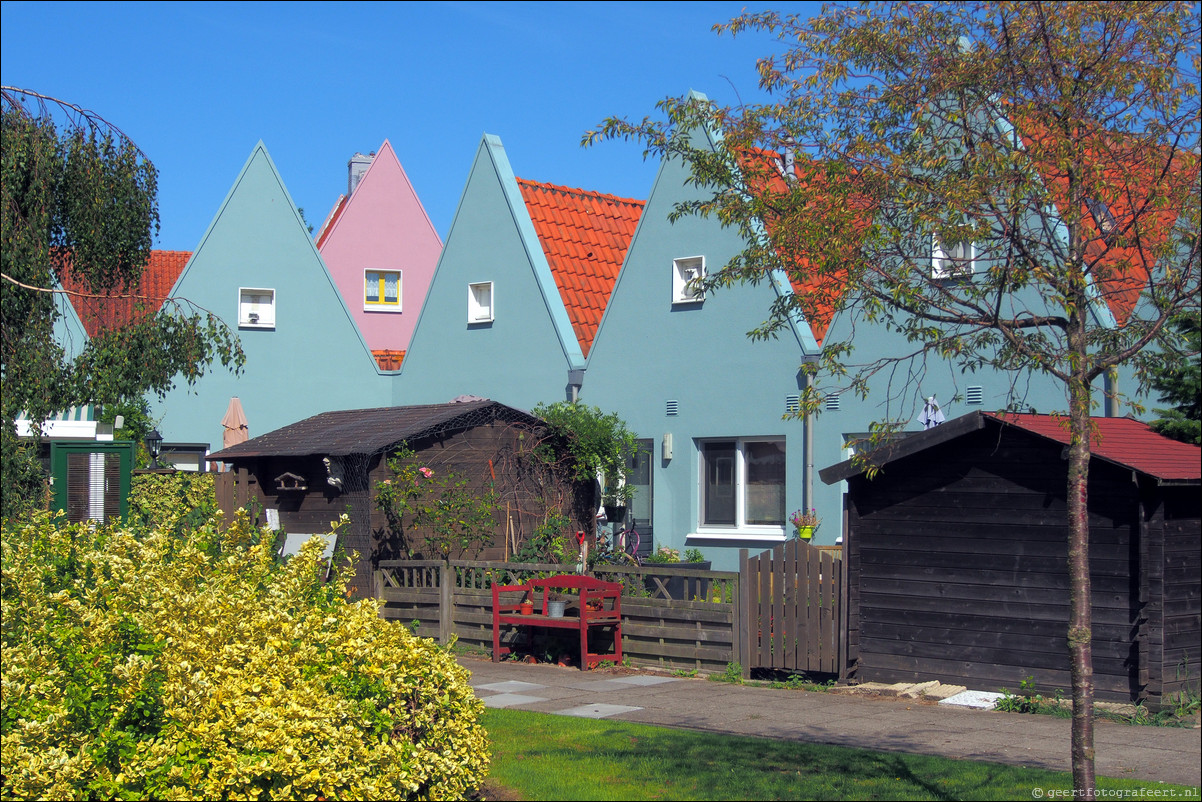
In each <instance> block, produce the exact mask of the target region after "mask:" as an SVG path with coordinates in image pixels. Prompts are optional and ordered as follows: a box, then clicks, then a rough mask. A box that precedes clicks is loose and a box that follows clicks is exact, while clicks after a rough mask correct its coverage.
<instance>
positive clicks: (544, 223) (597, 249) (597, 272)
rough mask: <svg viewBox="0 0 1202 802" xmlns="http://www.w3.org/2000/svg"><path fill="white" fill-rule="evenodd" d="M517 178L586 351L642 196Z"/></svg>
mask: <svg viewBox="0 0 1202 802" xmlns="http://www.w3.org/2000/svg"><path fill="white" fill-rule="evenodd" d="M517 181H518V186H519V188H520V189H521V191H522V199H523V200H524V201H525V202H526V209H527V210H528V211H529V213H530V219H531V221H532V222H533V223H534V230H535V232H536V233H537V234H538V239H539V242H540V243H541V244H542V246H543V253H545V254H546V256H547V264H548V265H549V266H550V268H551V275H552V276H554V278H555V285H556V287H557V288H558V289H559V295H560V297H561V298H562V299H563V303H564V306H565V307H566V309H567V312H568V318H569V319H570V320H571V321H572V330H573V331H574V332H575V334H576V339H577V340H578V341H579V342H580V350H581V352H582V353H583V354H584V355H585V356H588V352H589V349H590V348H591V347H592V344H593V338H594V337H596V336H597V327H598V326H599V325H600V324H601V316H602V315H603V314H604V313H605V306H606V304H607V303H609V296H610V295H611V294H612V293H613V288H614V284H615V283H616V282H617V280H618V272H619V271H620V270H621V269H622V262H623V261H625V259H626V251H627V250H629V248H630V241H631V239H632V238H633V237H634V230H635V228H636V227H637V226H638V222H639V217H640V215H642V213H643V206H644V205H645V201H640V200H632V199H629V198H619V197H617V196H615V195H606V194H604V193H601V192H590V191H587V190H583V189H572V188H570V187H561V186H556V185H555V184H544V183H540V182H538V181H527V180H525V179H521V178H519V179H518V180H517Z"/></svg>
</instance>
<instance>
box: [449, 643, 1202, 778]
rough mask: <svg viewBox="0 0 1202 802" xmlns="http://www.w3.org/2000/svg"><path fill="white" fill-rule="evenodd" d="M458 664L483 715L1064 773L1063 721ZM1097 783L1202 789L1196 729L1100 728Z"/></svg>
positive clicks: (639, 677)
mask: <svg viewBox="0 0 1202 802" xmlns="http://www.w3.org/2000/svg"><path fill="white" fill-rule="evenodd" d="M460 662H461V663H462V664H463V665H464V666H465V667H466V668H467V669H469V670H470V671H471V672H472V687H474V688H475V689H476V692H477V694H478V695H479V696H480V698H481V699H483V700H484V704H485V705H487V706H489V707H508V708H517V709H521V710H535V711H539V712H543V713H558V714H561V715H574V716H583V717H586V718H614V719H621V720H622V721H637V722H641V723H643V724H657V725H660V726H665V727H681V728H686V729H693V730H704V731H707V732H725V733H730V734H735V735H759V736H767V737H770V738H783V739H788V740H796V741H806V742H811V743H825V744H837V745H839V746H854V747H861V748H865V749H878V750H884V751H894V752H912V753H917V754H928V755H944V756H947V757H955V758H968V759H972V760H991V761H996V762H999V763H1009V764H1014V765H1019V766H1033V767H1039V768H1046V769H1055V770H1057V771H1069V770H1070V758H1069V720H1068V719H1062V718H1056V717H1054V716H1044V715H1031V714H1022V713H998V712H994V711H986V710H971V709H963V708H951V707H947V706H944V705H936V704H931V703H924V702H918V701H912V700H902V699H895V698H867V697H862V696H851V695H845V694H834V693H806V692H803V691H789V690H779V689H774V688H762V687H748V686H740V685H729V684H726V683H718V682H710V681H708V680H703V679H680V678H675V677H664V676H655V675H651V674H641V673H630V674H621V673H606V672H605V671H604V670H599V671H590V672H582V671H579V670H578V669H573V668H560V667H558V666H551V665H544V664H539V665H531V664H527V663H510V662H504V663H493V662H490V661H487V660H481V659H479V658H476V657H472V656H464V657H462V658H461V659H460ZM1094 746H1095V749H1096V751H1097V772H1098V774H1100V775H1105V776H1108V777H1128V778H1135V779H1141V780H1149V781H1154V782H1155V781H1159V782H1168V783H1176V784H1180V785H1193V786H1199V785H1202V730H1199V729H1196V728H1194V729H1183V728H1170V727H1135V726H1130V725H1126V724H1115V723H1112V722H1107V721H1099V722H1097V724H1096V725H1095V728H1094Z"/></svg>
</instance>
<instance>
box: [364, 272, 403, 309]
mask: <svg viewBox="0 0 1202 802" xmlns="http://www.w3.org/2000/svg"><path fill="white" fill-rule="evenodd" d="M373 273H374V274H375V276H376V289H377V290H378V291H379V293H380V294H379V295H378V296H377V298H378V300H375V301H370V300H368V297H367V283H368V280H369V276H371V275H372V274H373ZM386 274H393V275H395V276H396V301H388V300H385V298H384V281H385V275H386ZM403 279H404V275H403V273H402V271H400V270H386V269H384V268H380V267H368V268H364V270H363V311H364V312H400V311H401V298H402V292H403V289H404V285H403V284H402V283H401V282H402V281H403Z"/></svg>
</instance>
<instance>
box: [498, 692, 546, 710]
mask: <svg viewBox="0 0 1202 802" xmlns="http://www.w3.org/2000/svg"><path fill="white" fill-rule="evenodd" d="M545 701H547V700H546V699H544V698H542V697H541V696H524V695H523V694H520V693H499V694H497V695H496V696H485V697H483V702H484V706H485V707H517V706H519V705H530V704H534V703H536V702H545Z"/></svg>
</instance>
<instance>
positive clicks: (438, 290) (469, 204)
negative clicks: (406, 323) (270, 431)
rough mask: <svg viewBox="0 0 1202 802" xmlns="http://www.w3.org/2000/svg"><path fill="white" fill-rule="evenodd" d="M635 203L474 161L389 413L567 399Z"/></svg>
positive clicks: (488, 156)
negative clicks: (455, 404)
mask: <svg viewBox="0 0 1202 802" xmlns="http://www.w3.org/2000/svg"><path fill="white" fill-rule="evenodd" d="M642 207H643V204H642V202H641V201H635V200H629V199H625V198H617V197H615V196H612V195H605V194H603V193H597V192H591V191H586V190H580V189H573V188H570V187H560V186H556V185H552V184H545V183H540V182H535V181H529V180H525V179H519V178H517V177H516V176H515V175H514V173H513V169H512V167H511V166H510V164H509V159H508V157H507V156H506V154H505V148H504V146H503V145H502V144H501V140H500V139H499V138H498V137H496V136H492V135H490V134H485V135H484V137H483V139H482V140H481V142H480V146H479V148H478V149H477V151H476V156H475V159H474V161H473V162H472V167H471V171H470V173H469V174H468V179H467V184H466V186H465V187H464V190H463V195H462V197H461V198H460V201H459V206H458V208H457V209H456V212H455V218H454V220H453V221H452V223H451V229H450V231H449V233H448V234H447V240H446V244H445V245H444V246H443V250H442V255H441V256H440V257H439V260H438V266H437V268H436V269H435V272H434V278H433V280H432V281H431V283H430V289H429V291H428V293H427V295H426V302H425V304H424V305H423V307H422V310H421V317H420V318H419V319H418V322H417V328H416V330H415V331H414V334H413V339H412V341H411V344H410V346H409V350H408V352H407V353H406V354H405V360H404V363H403V364H402V366H401V373H400V376H399V377H398V378H397V380H396V389H395V392H394V396H393V403H394V404H398V405H402V404H404V405H408V404H429V403H444V402H447V401H450V400H452V399H454V398H456V397H458V396H465V395H466V396H478V397H482V398H489V399H491V400H493V401H498V402H500V403H503V404H506V405H508V406H512V407H516V408H518V409H527V410H528V409H530V408H532V407H534V406H535V405H536V404H538V403H540V402H547V403H552V402H555V401H560V400H564V399H570V398H573V397H575V395H576V394H577V393H578V392H579V389H580V386H581V384H582V381H583V375H584V366H585V359H586V356H587V354H588V351H589V348H590V347H591V345H592V342H593V337H594V334H595V331H596V325H597V323H598V322H599V320H600V317H601V314H602V312H603V311H604V309H605V303H606V301H607V300H608V298H609V294H610V290H611V288H612V286H613V281H614V279H615V277H616V276H617V272H618V269H619V267H620V266H621V263H622V259H623V257H624V256H625V253H626V245H627V244H628V243H629V240H630V235H631V233H632V232H633V230H634V226H635V224H636V222H637V220H638V216H639V214H640V213H641V211H642Z"/></svg>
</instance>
